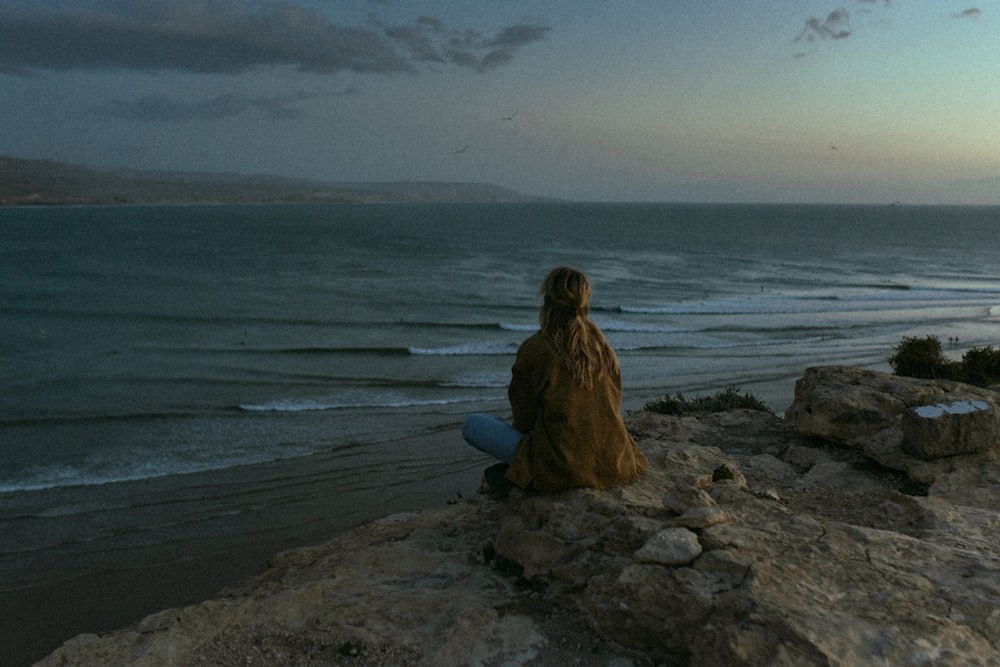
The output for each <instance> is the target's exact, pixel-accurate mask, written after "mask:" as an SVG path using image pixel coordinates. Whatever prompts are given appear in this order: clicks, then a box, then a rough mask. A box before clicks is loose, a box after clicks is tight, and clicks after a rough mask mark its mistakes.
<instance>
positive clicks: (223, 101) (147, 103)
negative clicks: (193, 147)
mask: <svg viewBox="0 0 1000 667" xmlns="http://www.w3.org/2000/svg"><path fill="white" fill-rule="evenodd" d="M353 92H354V91H353V90H352V89H347V90H344V91H341V92H339V93H334V94H335V95H348V94H351V93H353ZM313 97H317V96H316V95H308V94H306V93H299V94H297V95H275V96H256V97H249V96H245V95H219V96H216V97H213V98H211V99H207V100H201V101H198V102H174V101H172V100H169V99H167V98H165V97H161V96H159V95H151V96H147V97H143V98H141V99H139V100H137V101H134V102H132V101H129V102H125V101H118V100H116V101H113V102H108V103H107V104H103V105H101V106H99V107H96V108H95V109H94V111H95V112H97V113H99V114H101V115H105V116H112V117H115V118H123V119H125V120H134V121H153V122H158V121H167V122H185V121H198V120H220V119H223V118H231V117H233V116H239V115H241V114H244V113H248V112H251V111H260V112H262V113H263V114H264V116H265V118H268V119H270V120H292V119H295V118H301V117H302V116H303V112H302V110H301V109H299V108H297V106H296V103H297V102H301V101H303V100H306V99H310V98H313Z"/></svg>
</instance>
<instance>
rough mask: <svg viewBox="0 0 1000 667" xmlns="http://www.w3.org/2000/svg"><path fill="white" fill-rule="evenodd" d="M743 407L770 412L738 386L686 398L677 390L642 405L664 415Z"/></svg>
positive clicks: (699, 413) (709, 411)
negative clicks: (706, 394) (675, 392)
mask: <svg viewBox="0 0 1000 667" xmlns="http://www.w3.org/2000/svg"><path fill="white" fill-rule="evenodd" d="M737 408H744V409H747V410H760V411H763V412H771V410H770V408H768V407H767V405H765V404H764V402H763V401H762V400H760V399H759V398H757V397H756V396H754V395H753V394H751V393H749V392H744V391H743V390H742V389H741V388H740V387H737V386H731V387H726V388H725V389H723V390H722V391H718V392H716V393H714V394H712V395H711V396H702V395H698V396H695V397H694V398H690V399H689V398H686V397H685V396H684V394H682V393H680V392H677V395H676V396H673V397H671V396H664V397H662V398H655V399H651V400H649V401H647V402H646V405H644V406H643V408H642V409H643V410H645V411H646V412H658V413H660V414H664V415H677V416H684V415H705V414H710V413H712V412H724V411H726V410H735V409H737Z"/></svg>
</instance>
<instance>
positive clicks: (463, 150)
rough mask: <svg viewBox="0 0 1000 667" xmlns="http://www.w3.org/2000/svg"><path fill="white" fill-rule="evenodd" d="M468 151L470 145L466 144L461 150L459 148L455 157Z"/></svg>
mask: <svg viewBox="0 0 1000 667" xmlns="http://www.w3.org/2000/svg"><path fill="white" fill-rule="evenodd" d="M467 150H469V144H465V145H464V146H462V147H461V148H459V149H458V150H456V151H455V153H454V154H455V155H461V154H462V153H464V152H465V151H467Z"/></svg>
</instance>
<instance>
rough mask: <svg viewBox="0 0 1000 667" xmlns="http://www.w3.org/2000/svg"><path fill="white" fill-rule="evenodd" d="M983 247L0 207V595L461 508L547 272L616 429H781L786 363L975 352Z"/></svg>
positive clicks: (668, 222)
mask: <svg viewBox="0 0 1000 667" xmlns="http://www.w3.org/2000/svg"><path fill="white" fill-rule="evenodd" d="M998 229H1000V209H996V208H934V207H919V208H916V207H904V206H895V207H849V206H710V205H699V206H686V205H626V204H622V205H610V204H608V205H594V204H542V205H535V204H531V205H398V206H393V205H388V206H305V205H303V206H211V207H181V206H174V207H107V208H102V207H94V208H90V207H87V208H10V209H0V230H2V238H3V243H2V244H0V359H2V363H0V590H5V589H11V588H16V587H20V586H26V585H30V584H32V583H35V582H38V581H42V580H45V579H47V578H53V577H58V576H75V575H77V574H85V573H86V572H88V571H90V570H92V569H97V568H107V567H127V566H128V564H129V563H130V562H131V560H130V559H132V558H133V556H134V554H135V553H136V550H137V549H140V550H145V552H148V553H149V554H152V555H151V556H150V557H151V558H158V559H161V560H170V559H173V558H177V557H179V556H178V554H180V553H184V552H187V551H188V550H190V549H197V548H198V546H197V545H198V544H199V543H201V542H203V541H205V540H209V539H211V540H217V541H218V540H222V541H223V542H225V540H227V539H229V540H231V542H232V544H237V543H238V542H239V540H240V539H244V540H245V539H246V536H247V535H248V534H255V535H261V536H263V537H262V539H263V538H269V539H272V540H273V541H274V542H275V543H281V542H282V541H294V540H295V539H296V538H300V537H302V536H303V535H305V534H307V533H308V534H321V533H322V532H323V531H328V530H330V529H331V528H333V527H337V526H341V525H346V524H349V523H352V522H356V521H360V520H362V519H364V518H367V517H368V516H371V515H377V514H381V513H384V512H385V511H390V510H396V509H398V508H400V507H406V506H409V505H411V504H414V503H420V502H435V501H440V500H442V499H444V498H447V497H453V496H454V494H455V493H456V492H458V491H460V492H463V493H466V494H468V493H471V492H473V491H474V488H475V482H476V481H477V480H478V475H479V471H480V470H481V469H482V468H483V467H484V466H485V464H486V463H488V462H487V461H486V460H485V459H484V458H483V457H481V456H480V455H478V454H475V453H474V452H471V451H469V450H468V449H467V448H466V447H465V446H464V444H463V443H462V442H461V437H460V433H459V431H460V422H461V419H462V416H463V415H464V414H466V413H468V412H471V411H492V412H497V413H500V414H504V413H506V409H507V408H506V400H505V388H506V383H507V380H508V377H509V368H510V364H511V362H512V360H513V353H514V351H515V350H516V347H517V345H518V343H519V342H520V341H521V340H522V339H523V338H525V337H526V336H527V335H528V334H529V333H530V332H531V331H533V330H534V328H535V326H536V313H537V306H538V298H537V288H538V284H539V282H540V280H541V278H542V277H543V276H544V274H545V273H546V272H547V270H548V269H549V268H551V267H552V266H554V265H556V264H563V263H565V264H571V265H573V266H576V267H578V268H580V269H582V270H583V271H584V272H585V273H587V274H588V276H589V277H590V278H591V281H592V283H593V287H594V296H593V301H592V315H593V317H594V319H595V320H596V321H597V323H598V324H599V325H600V326H601V327H602V328H603V330H604V331H605V333H606V335H607V337H608V338H609V340H610V341H611V343H612V344H613V345H614V347H615V348H616V349H617V350H618V352H619V356H620V359H621V362H622V370H623V376H624V383H625V396H626V399H625V401H626V408H628V409H638V408H640V407H641V406H642V405H643V404H644V403H645V401H646V400H648V399H650V398H654V397H657V396H661V395H663V394H665V393H670V394H673V393H676V392H678V391H680V392H684V393H685V394H697V393H714V392H715V391H717V390H719V389H723V388H725V387H727V386H729V385H733V384H736V385H740V386H742V387H743V388H744V389H747V390H750V391H752V392H754V393H755V394H757V395H758V396H760V397H762V398H763V399H764V400H765V401H766V402H767V403H768V404H769V405H770V406H771V407H772V408H773V409H774V410H775V411H776V412H779V413H780V412H781V411H783V410H784V409H785V408H786V407H787V406H788V404H789V403H790V402H791V399H792V391H793V385H794V380H795V379H796V378H797V377H799V376H800V375H801V372H802V370H803V369H804V368H806V367H808V366H812V365H825V364H850V365H856V366H864V367H872V368H878V369H882V370H885V369H887V366H886V364H885V359H886V357H887V356H888V355H889V354H891V352H892V346H893V345H895V344H896V343H898V342H899V340H900V338H901V337H902V336H908V335H915V336H923V335H927V334H934V335H937V336H938V337H939V338H940V339H941V340H942V341H950V340H951V339H953V338H956V337H957V338H958V341H959V342H958V343H954V344H951V343H949V345H948V352H949V354H950V355H952V356H954V357H955V358H958V357H960V356H961V353H962V352H963V351H964V350H965V349H967V348H968V347H970V346H976V345H986V344H994V345H995V344H997V343H998V342H1000V254H998V253H997V250H996V237H997V231H998ZM226 544H228V543H226ZM226 544H223V545H222V547H225V546H226ZM215 546H216V547H219V545H218V544H216V545H215ZM222 547H219V548H222Z"/></svg>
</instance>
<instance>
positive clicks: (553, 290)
mask: <svg viewBox="0 0 1000 667" xmlns="http://www.w3.org/2000/svg"><path fill="white" fill-rule="evenodd" d="M540 292H541V295H542V298H543V300H544V302H543V304H542V309H541V312H540V313H539V320H540V323H541V326H542V334H543V335H544V336H545V339H546V340H547V341H548V342H549V345H551V346H552V348H553V349H554V350H555V352H556V354H557V355H558V356H559V357H560V358H561V359H563V361H565V362H566V365H567V366H568V367H569V369H570V372H571V373H572V374H573V379H575V380H576V381H577V382H579V383H580V384H581V385H583V386H584V387H587V388H590V387H593V385H594V379H595V378H597V377H599V376H600V375H601V373H604V372H610V373H614V374H617V373H618V372H619V367H618V358H617V357H616V356H615V353H614V351H613V350H612V349H611V346H610V345H609V344H608V342H607V340H605V338H604V334H603V333H601V330H600V329H599V328H598V326H597V325H596V324H594V323H593V322H591V321H590V318H589V314H590V283H589V282H588V281H587V278H586V276H584V275H583V274H582V273H580V272H579V271H577V270H575V269H571V268H568V267H564V266H561V267H558V268H555V269H552V271H550V272H549V274H548V275H547V276H546V277H545V280H544V281H542V286H541V290H540Z"/></svg>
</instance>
